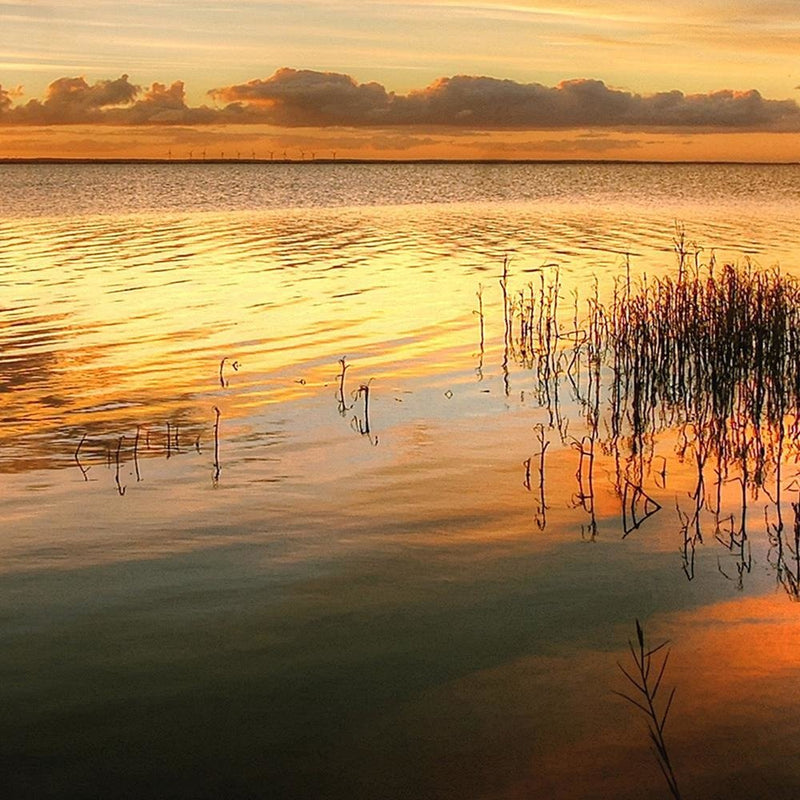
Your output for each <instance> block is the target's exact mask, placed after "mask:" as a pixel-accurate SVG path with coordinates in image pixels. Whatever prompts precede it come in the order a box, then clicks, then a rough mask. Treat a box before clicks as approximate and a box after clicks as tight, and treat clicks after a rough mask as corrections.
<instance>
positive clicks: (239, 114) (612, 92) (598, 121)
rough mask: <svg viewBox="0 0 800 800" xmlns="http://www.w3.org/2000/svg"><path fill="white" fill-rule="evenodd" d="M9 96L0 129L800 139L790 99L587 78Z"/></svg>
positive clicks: (798, 114) (307, 75) (65, 84)
mask: <svg viewBox="0 0 800 800" xmlns="http://www.w3.org/2000/svg"><path fill="white" fill-rule="evenodd" d="M18 93H19V92H18V90H13V91H12V90H8V89H5V90H4V89H3V88H2V87H0V124H5V125H14V124H16V125H26V124H27V125H64V124H93V123H101V124H113V125H148V124H149V125H204V124H247V123H260V124H268V125H277V126H282V127H299V126H314V127H334V126H345V127H357V128H387V127H396V126H428V127H449V128H462V129H487V130H525V129H538V130H544V129H559V128H611V127H614V128H617V127H622V128H629V129H639V130H641V129H646V128H674V129H706V130H736V131H800V106H798V104H797V103H796V102H795V101H794V100H769V99H766V98H764V97H762V96H761V94H760V93H759V92H757V91H755V90H750V91H746V92H735V91H730V90H724V91H718V92H711V93H709V94H695V95H686V94H683V93H682V92H679V91H671V92H660V93H658V94H653V95H639V94H634V93H631V92H626V91H621V90H618V89H611V88H609V87H608V86H606V85H605V84H604V83H603V82H602V81H598V80H591V79H578V80H570V81H564V82H562V83H560V84H558V85H557V86H554V87H549V86H543V85H541V84H538V83H526V84H522V83H517V82H515V81H511V80H498V79H496V78H485V77H472V76H467V75H457V76H455V77H452V78H440V79H439V80H437V81H435V82H434V83H432V84H431V85H430V86H428V87H426V88H425V89H420V90H416V91H412V92H409V93H408V94H406V95H399V94H395V93H393V92H388V91H387V90H386V89H385V88H384V87H383V86H381V85H380V84H378V83H357V82H356V81H355V80H353V79H352V78H351V77H350V76H348V75H342V74H338V73H329V72H315V71H311V70H294V69H280V70H278V71H277V72H276V73H275V74H274V75H272V76H271V77H269V78H266V79H264V80H252V81H249V82H248V83H243V84H237V85H233V86H225V87H221V88H218V89H212V90H211V91H210V92H209V93H208V94H209V96H210V97H211V98H212V100H213V101H214V103H215V106H214V107H210V106H205V105H203V106H199V107H190V106H188V105H187V104H186V99H185V92H184V84H183V82H181V81H177V82H175V83H173V84H172V85H171V86H166V85H164V84H160V83H154V84H153V85H152V86H151V87H150V88H147V89H143V88H141V87H139V86H136V85H135V84H132V83H131V82H130V81H129V79H128V76H127V75H122V76H121V77H120V78H117V79H116V80H104V81H97V82H96V83H94V84H89V83H87V82H86V80H84V79H83V78H59V79H58V80H56V81H54V82H53V83H51V84H50V86H49V87H48V90H47V95H46V97H45V98H44V100H30V101H29V102H27V103H24V104H21V103H15V102H14V99H15V97H16V96H17V95H18Z"/></svg>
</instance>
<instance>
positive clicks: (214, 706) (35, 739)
mask: <svg viewBox="0 0 800 800" xmlns="http://www.w3.org/2000/svg"><path fill="white" fill-rule="evenodd" d="M0 188H2V196H1V197H0V287H1V288H0V391H2V411H1V412H0V417H2V426H0V473H2V488H0V510H1V511H2V521H3V524H2V536H1V537H0V644H1V645H2V646H0V697H2V702H0V708H2V714H0V719H1V720H2V728H1V729H0V741H2V745H1V746H0V772H1V773H2V780H3V783H4V784H5V787H6V791H5V793H4V796H7V797H14V798H28V797H30V798H37V799H38V798H64V797H85V798H89V797H97V798H101V797H102V798H110V797H114V798H122V797H131V798H142V797H153V798H161V797H173V798H179V797H180V798H220V797H259V798H273V797H275V798H354V799H355V798H412V797H413V798H565V799H566V798H599V797H603V798H622V799H624V798H631V799H632V798H640V797H644V796H664V797H666V796H668V795H667V788H666V784H665V782H664V780H663V777H662V776H661V774H660V772H659V769H658V765H657V763H656V761H655V759H654V757H653V756H652V754H651V752H650V745H649V740H648V735H647V727H646V723H645V720H644V718H643V715H641V714H640V713H639V712H637V709H635V708H633V707H632V706H630V705H629V704H626V703H625V701H624V700H622V699H621V698H620V697H619V696H617V695H615V694H614V691H626V685H625V679H624V677H623V676H622V674H621V673H620V671H619V669H618V666H617V662H618V661H622V662H623V663H626V661H627V660H629V659H630V654H629V653H628V650H627V640H628V639H629V638H631V637H632V636H634V635H635V628H634V624H635V620H636V619H639V620H642V621H643V622H644V623H645V628H646V632H647V635H648V637H649V638H650V640H651V641H652V642H654V643H659V642H660V641H662V640H664V639H669V640H670V642H671V645H670V646H671V655H670V661H669V664H668V666H667V668H666V671H665V677H664V682H665V685H666V684H669V686H670V687H672V686H674V687H676V694H675V699H674V703H673V705H672V708H671V710H670V715H669V720H668V723H667V725H666V729H665V737H666V740H667V743H668V745H669V748H670V754H671V758H672V763H673V766H674V768H675V772H676V774H677V776H678V781H679V784H680V786H681V790H682V793H683V796H684V797H686V798H689V797H696V798H738V797H742V798H756V797H771V798H792V797H797V796H798V795H800V768H799V767H798V758H797V756H798V744H797V743H798V741H800V737H799V736H798V734H800V722H799V720H800V694H798V692H797V685H798V684H797V681H798V678H800V660H799V659H798V656H797V654H798V652H800V650H798V647H799V646H800V626H799V625H798V619H797V613H798V605H797V603H796V602H793V600H794V599H795V595H793V593H792V591H791V583H790V582H789V583H787V580H786V575H785V573H786V565H787V564H789V566H791V564H793V563H794V561H793V560H792V558H793V556H792V555H791V554H792V552H793V551H792V550H791V547H789V548H788V549H787V551H786V555H785V560H784V561H783V562H781V561H780V560H779V559H777V558H776V554H775V541H774V538H773V537H771V536H770V533H769V532H770V528H769V525H770V523H771V521H773V520H774V518H775V515H776V513H777V512H778V511H781V513H784V514H785V515H786V517H787V520H788V519H790V518H791V506H790V501H791V500H793V499H796V497H795V496H794V494H793V492H794V491H795V486H794V484H793V483H792V482H793V481H794V478H795V474H796V472H797V464H796V463H795V462H794V461H792V462H791V463H789V464H787V465H786V466H785V469H784V472H783V477H782V480H783V486H782V489H783V491H784V496H785V498H786V499H785V500H781V499H780V498H778V503H777V507H776V503H775V502H773V500H774V491H773V493H772V494H773V497H770V496H768V495H766V494H765V493H763V492H760V493H753V496H752V499H750V500H749V506H748V510H747V513H748V515H749V516H748V525H749V528H748V530H749V538H748V542H747V548H748V549H747V553H744V551H743V550H742V548H740V549H739V551H738V552H735V550H736V548H733V547H731V546H726V545H725V541H724V537H715V535H714V533H715V528H714V521H713V520H712V518H711V515H710V513H709V512H708V511H707V509H706V510H705V511H704V513H705V515H706V516H705V517H704V521H703V525H704V526H705V528H704V531H705V535H704V536H703V537H702V540H700V539H699V538H693V539H692V540H691V542H690V544H691V548H689V547H687V538H686V535H685V525H684V524H683V523H684V521H685V519H686V518H687V516H686V515H688V514H689V513H690V511H691V504H692V500H691V495H692V492H693V490H694V489H695V484H696V480H695V478H694V475H693V472H692V465H691V457H687V456H686V455H685V453H684V457H683V458H681V454H680V452H677V451H679V450H680V446H679V444H680V442H679V441H678V444H676V439H675V438H674V437H673V436H671V433H672V432H670V431H662V432H661V433H660V434H659V435H658V437H657V444H656V447H657V448H658V453H659V455H658V456H657V458H658V459H659V461H658V463H659V468H658V469H656V468H653V467H652V466H651V468H650V469H649V470H647V471H646V472H645V473H644V474H643V475H642V482H641V486H639V489H640V490H641V491H643V492H644V493H645V495H642V496H639V497H638V498H636V499H634V500H633V501H632V500H631V498H630V495H625V496H622V495H621V494H620V485H619V481H618V480H615V474H617V477H618V473H615V467H614V455H613V453H612V452H611V450H609V449H608V448H607V447H605V448H604V447H601V442H600V441H599V440H598V442H597V452H596V458H595V460H594V464H593V473H592V475H587V472H586V468H587V467H586V465H587V461H586V460H585V458H584V457H582V455H581V452H580V449H581V447H582V445H581V443H582V442H585V441H586V440H585V439H584V438H583V437H584V436H586V434H587V422H586V413H585V408H584V405H585V404H583V403H582V400H581V397H582V395H581V393H580V392H577V393H576V392H575V391H569V387H568V386H566V385H563V386H562V387H561V388H560V389H557V391H558V393H559V394H558V397H552V396H550V397H549V399H548V400H547V402H545V400H544V399H543V394H542V391H541V388H542V384H541V381H540V380H539V377H540V376H539V375H538V373H537V369H536V368H535V365H533V364H532V363H531V362H530V359H528V360H527V361H526V359H525V358H521V357H519V352H518V350H517V349H515V348H514V347H509V340H508V337H507V336H506V334H505V318H504V302H503V294H502V287H501V284H500V280H501V278H502V276H503V264H504V260H506V259H507V271H508V274H507V278H506V290H507V292H508V294H509V297H511V298H513V297H515V296H517V294H518V293H519V292H520V291H522V292H530V291H532V290H531V289H530V288H528V287H529V284H530V285H531V286H533V287H534V289H533V291H540V290H541V289H542V287H546V286H549V285H551V284H552V281H553V280H554V278H555V276H556V275H558V279H559V280H560V296H561V298H562V300H561V303H562V316H563V317H564V319H563V320H562V325H563V326H564V330H566V329H567V328H569V326H570V322H569V319H571V318H572V317H573V315H574V317H575V318H576V320H580V319H581V318H583V317H584V316H585V313H586V309H587V308H588V305H587V300H586V298H591V296H592V294H593V292H594V291H595V289H594V286H595V282H596V284H597V287H598V289H597V292H598V295H599V296H600V298H601V300H602V299H604V298H605V299H606V300H607V299H608V298H609V296H610V294H611V293H612V291H613V286H614V281H615V279H617V280H620V279H623V276H626V275H627V274H628V271H630V273H631V274H632V275H633V279H634V280H637V281H638V280H644V279H645V278H644V277H643V276H645V275H646V276H664V275H668V274H671V273H672V272H674V270H675V268H676V255H675V252H674V250H675V239H676V236H677V235H678V234H677V233H676V231H678V230H680V229H681V228H682V229H683V230H684V231H685V239H686V241H687V243H688V244H689V247H690V250H691V251H692V252H695V251H696V252H697V259H698V261H703V262H704V261H707V260H709V259H710V258H711V257H712V253H713V254H714V256H715V257H716V259H717V261H718V263H723V262H725V261H735V262H737V263H740V264H741V263H745V262H746V261H747V260H750V261H752V262H753V263H754V264H756V265H758V266H761V267H763V268H773V267H776V266H777V267H779V268H780V269H782V270H783V271H784V272H787V273H792V271H793V270H798V267H800V167H797V166H776V167H765V166H736V165H731V166H722V165H718V166H710V165H674V166H669V165H602V164H597V165H581V164H572V165H569V164H554V165H547V164H542V165H522V164H519V165H484V164H477V165H398V164H387V165H377V164H376V165H354V164H311V163H304V164H256V163H253V164H183V165H182V164H177V163H176V164H164V165H152V166H148V165H8V166H2V167H0ZM573 308H575V309H576V310H575V311H574V312H573V310H572V309H573ZM573 327H575V325H574V324H573ZM342 360H343V361H342ZM343 365H344V370H343V368H342V367H343ZM342 375H344V377H342ZM584 377H585V376H584ZM582 379H583V378H580V377H579V378H578V383H580V381H581V380H582ZM554 401H555V402H556V404H557V409H556V412H555V414H554V406H553V403H554ZM602 426H603V424H602V423H601V429H602ZM684 449H685V448H684ZM662 463H663V467H662V466H661V465H662ZM589 484H591V491H588V490H587V486H588V485H589ZM708 491H709V492H710V488H709V490H708ZM739 492H740V489H739V487H738V486H737V485H736V484H735V482H733V481H730V482H728V483H725V485H724V486H722V488H721V491H720V494H721V502H722V504H723V505H726V508H727V506H728V505H729V506H730V513H731V514H733V515H734V517H736V518H737V519H738V517H737V514H738V515H739V516H743V515H742V513H741V505H739V506H737V497H738V494H737V493H739ZM647 497H649V498H651V501H650V505H647V500H646V498H647ZM653 501H654V502H656V503H658V504H659V505H660V507H661V508H660V510H658V511H657V512H656V513H653V514H652V515H651V516H649V517H648V518H646V519H644V521H642V524H641V525H640V526H639V527H638V528H636V529H635V530H633V531H630V532H629V534H628V535H627V536H624V538H623V534H624V533H625V532H626V527H624V523H625V520H626V519H627V518H628V517H630V515H631V513H633V514H635V515H636V516H637V518H641V517H643V515H644V514H645V513H646V511H650V510H652V509H653V508H654V507H655V506H654V505H652V503H653ZM709 505H710V504H709ZM737 509H738V510H737ZM624 512H625V513H624ZM719 514H720V512H719V509H718V512H717V520H716V522H717V532H719V528H718V523H719ZM792 542H794V539H792V540H791V542H790V543H789V544H790V545H791V544H792ZM728 544H729V545H730V542H728Z"/></svg>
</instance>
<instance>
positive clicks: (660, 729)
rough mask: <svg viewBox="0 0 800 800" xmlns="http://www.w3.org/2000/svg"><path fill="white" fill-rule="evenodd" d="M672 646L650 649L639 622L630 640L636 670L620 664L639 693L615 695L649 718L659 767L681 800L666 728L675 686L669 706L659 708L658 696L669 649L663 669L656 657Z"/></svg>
mask: <svg viewBox="0 0 800 800" xmlns="http://www.w3.org/2000/svg"><path fill="white" fill-rule="evenodd" d="M668 643H669V642H662V643H661V644H659V645H657V646H656V647H653V648H649V647H648V646H647V644H646V643H645V636H644V630H643V629H642V626H641V624H640V623H639V620H638V619H637V620H636V642H635V643H634V642H633V641H631V640H630V639H629V640H628V646H629V647H630V651H631V657H632V659H633V669H631V670H630V671H629V670H628V669H625V667H624V666H623V665H622V663H620V662H617V666H618V667H619V668H620V671H621V672H622V674H623V675H624V676H625V677H626V678H627V680H628V682H629V683H630V684H631V686H632V687H633V688H634V690H635V691H634V692H633V697H632V696H631V695H630V694H625V692H616V691H615V692H614V694H616V695H619V696H620V697H622V698H624V699H625V700H627V701H628V702H629V703H631V704H632V705H634V706H636V708H638V709H639V710H640V711H642V713H643V714H644V715H645V717H646V718H647V726H648V731H649V733H650V741H651V743H652V745H653V752H654V755H655V757H656V760H657V762H658V766H659V767H660V768H661V772H662V774H663V775H664V779H665V780H666V782H667V786H668V787H669V791H670V794H671V795H672V796H673V797H674V798H676V800H680V797H681V793H680V791H679V789H678V781H677V779H676V777H675V772H674V770H673V768H672V762H671V761H670V757H669V751H668V750H667V745H666V742H665V741H664V726H665V725H666V723H667V715H668V714H669V710H670V708H671V707H672V700H673V698H674V697H675V688H674V687H673V689H672V691H671V692H670V693H669V697H668V698H667V701H666V703H664V704H663V706H662V707H661V708H659V700H658V697H659V694H658V693H659V690H660V689H661V682H662V680H663V678H664V671H665V670H666V668H667V661H668V660H669V650H667V651H665V652H664V657H663V659H662V660H661V664H660V666H659V665H658V663H657V659H655V658H654V656H655V655H656V653H658V652H659V651H661V650H663V649H664V647H666V645H667V644H668Z"/></svg>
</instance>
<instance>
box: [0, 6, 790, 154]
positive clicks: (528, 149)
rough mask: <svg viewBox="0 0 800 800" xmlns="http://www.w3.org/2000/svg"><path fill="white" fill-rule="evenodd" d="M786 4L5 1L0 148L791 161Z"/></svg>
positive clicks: (0, 20)
mask: <svg viewBox="0 0 800 800" xmlns="http://www.w3.org/2000/svg"><path fill="white" fill-rule="evenodd" d="M798 53H800V14H798V6H797V2H796V0H700V1H698V0H672V2H670V3H654V2H652V0H616V2H610V1H609V0H581V1H580V2H578V0H550V1H549V2H548V0H518V1H517V2H499V1H493V0H484V2H475V3H470V2H458V1H457V0H433V1H430V0H428V1H426V0H406V2H396V1H394V0H372V1H371V2H349V3H346V2H338V1H337V0H295V1H294V2H265V1H264V0H238V2H223V1H222V0H195V2H190V1H189V0H140V1H139V2H135V3H127V4H123V3H119V2H118V1H117V0H113V2H112V0H70V2H44V0H22V1H21V2H17V3H5V2H0V158H2V157H20V156H24V157H48V156H51V157H69V156H74V157H118V156H121V157H156V158H166V157H171V158H175V159H184V158H188V157H189V156H190V155H191V156H193V157H194V158H200V157H203V154H204V153H205V155H206V157H207V158H219V157H221V156H223V155H224V157H225V158H232V157H233V158H235V157H237V156H238V157H241V158H250V157H253V156H255V157H257V158H270V157H274V158H283V157H284V153H286V157H288V158H291V159H293V160H299V159H301V158H305V159H310V158H311V157H312V155H313V156H314V157H316V158H331V157H333V154H334V153H336V157H337V158H348V157H366V158H439V157H443V158H612V159H617V158H621V159H666V160H692V159H698V160H762V161H772V160H791V161H795V160H800V106H798V101H800V60H798Z"/></svg>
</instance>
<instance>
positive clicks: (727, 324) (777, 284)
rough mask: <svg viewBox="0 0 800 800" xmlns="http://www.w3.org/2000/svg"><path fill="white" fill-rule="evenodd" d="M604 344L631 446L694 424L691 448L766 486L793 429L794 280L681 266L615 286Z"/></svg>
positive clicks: (798, 304) (616, 409)
mask: <svg viewBox="0 0 800 800" xmlns="http://www.w3.org/2000/svg"><path fill="white" fill-rule="evenodd" d="M608 333H609V348H608V353H609V357H610V360H611V366H612V369H613V375H614V380H615V381H616V382H618V383H619V386H620V389H619V391H617V392H616V394H615V397H616V402H615V403H613V404H612V409H611V414H612V419H613V421H612V426H613V427H615V428H616V429H622V428H625V429H627V431H628V433H629V435H630V436H631V439H632V446H633V448H634V450H636V448H637V447H639V448H640V447H641V446H642V443H643V440H644V437H645V436H646V435H648V434H649V433H651V432H654V431H657V430H659V429H662V428H664V427H667V426H675V425H681V424H691V426H692V428H693V430H694V433H695V436H696V439H697V441H696V443H695V450H696V451H697V452H699V453H700V454H701V455H702V456H703V458H704V457H705V455H708V454H713V455H714V456H715V457H716V458H717V460H718V461H719V462H720V464H721V465H722V466H723V468H726V467H727V466H728V465H735V466H737V467H738V468H739V469H740V470H741V476H742V479H743V481H744V482H745V483H746V484H747V485H749V486H756V487H758V486H763V483H764V480H765V477H766V473H767V471H768V468H769V466H770V465H773V466H774V465H775V463H776V462H777V461H779V460H780V459H781V457H782V455H783V453H782V449H783V445H784V442H785V441H786V439H787V437H791V438H794V437H795V436H796V435H797V433H798V430H800V426H799V424H798V423H799V420H800V417H799V415H800V284H798V282H797V281H796V280H795V279H793V278H791V277H789V276H786V275H784V274H782V273H781V272H779V271H778V270H777V269H773V270H769V271H762V270H758V269H756V268H754V267H753V266H752V265H751V264H749V263H745V264H744V265H732V264H726V265H724V266H718V265H716V264H715V263H714V261H713V259H712V261H711V263H710V264H708V265H705V266H703V265H696V264H695V265H693V266H689V267H687V266H686V265H685V263H684V262H683V261H682V263H681V265H680V269H679V271H678V274H677V276H676V277H665V278H658V279H655V280H649V281H645V280H642V281H641V282H640V283H639V284H638V286H636V287H635V288H632V287H631V285H630V283H626V284H625V285H624V287H622V288H620V287H618V288H617V291H616V292H615V297H614V302H613V306H612V308H611V312H610V314H609V331H608Z"/></svg>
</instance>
